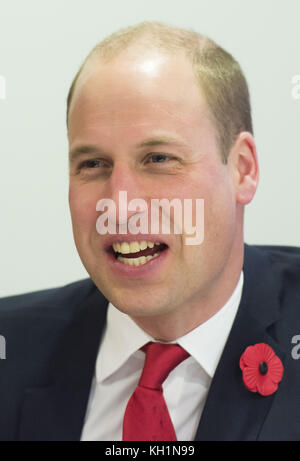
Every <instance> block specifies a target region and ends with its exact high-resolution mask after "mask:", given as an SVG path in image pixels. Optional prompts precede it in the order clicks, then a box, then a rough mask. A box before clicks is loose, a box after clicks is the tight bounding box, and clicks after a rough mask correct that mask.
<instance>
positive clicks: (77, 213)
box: [69, 184, 98, 231]
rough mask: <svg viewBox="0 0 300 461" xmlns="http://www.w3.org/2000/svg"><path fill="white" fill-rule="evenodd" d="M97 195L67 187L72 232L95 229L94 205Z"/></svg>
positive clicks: (95, 214) (95, 215)
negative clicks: (92, 227)
mask: <svg viewBox="0 0 300 461" xmlns="http://www.w3.org/2000/svg"><path fill="white" fill-rule="evenodd" d="M97 200H98V199H97V195H96V194H95V193H93V191H89V190H88V189H84V188H82V187H76V186H72V184H70V187H69V205H70V212H71V217H72V223H73V228H74V231H78V230H79V229H80V230H84V229H87V230H89V229H91V226H94V228H95V229H96V219H97V211H96V203H97Z"/></svg>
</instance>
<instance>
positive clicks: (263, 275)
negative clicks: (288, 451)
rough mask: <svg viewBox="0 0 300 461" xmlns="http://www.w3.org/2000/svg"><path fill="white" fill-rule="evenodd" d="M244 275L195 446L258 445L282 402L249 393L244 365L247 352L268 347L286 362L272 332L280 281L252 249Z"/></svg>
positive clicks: (263, 256)
mask: <svg viewBox="0 0 300 461" xmlns="http://www.w3.org/2000/svg"><path fill="white" fill-rule="evenodd" d="M243 270H244V287H243V293H242V298H241V303H240V306H239V310H238V313H237V316H236V319H235V321H234V324H233V327H232V329H231V332H230V335H229V338H228V340H227V342H226V345H225V348H224V351H223V354H222V357H221V360H220V362H219V365H218V367H217V370H216V372H215V375H214V378H213V380H212V383H211V386H210V390H209V394H208V398H207V401H206V404H205V407H204V410H203V413H202V417H201V420H200V424H199V426H198V430H197V434H196V437H195V440H256V439H257V438H258V437H259V433H260V430H261V428H262V425H263V423H264V420H265V418H266V416H267V413H268V412H269V411H270V408H271V406H272V404H273V402H274V399H275V398H276V393H275V394H273V395H271V396H268V397H263V396H261V395H260V394H257V393H252V392H250V391H248V390H247V389H246V388H245V386H244V384H243V381H242V372H241V370H240V368H239V360H240V357H241V355H242V353H243V352H244V350H245V349H246V347H248V346H250V345H253V344H256V343H261V342H263V343H266V344H268V345H270V346H271V347H272V348H273V350H274V352H275V353H276V354H277V355H278V356H279V357H280V358H281V360H282V362H284V356H285V353H284V351H283V350H282V349H281V348H280V346H279V345H278V344H277V342H276V341H275V339H274V338H273V337H272V336H271V335H270V334H269V332H268V330H271V329H270V328H269V329H268V327H270V326H271V325H272V324H274V322H276V320H277V318H278V315H279V294H278V293H279V281H278V280H276V276H275V275H274V273H273V272H272V267H271V264H270V262H269V260H268V258H267V256H265V255H264V254H263V253H262V252H261V251H259V250H257V249H255V248H253V247H252V248H251V247H248V246H247V245H245V260H244V268H243ZM277 392H280V384H279V389H278V391H277Z"/></svg>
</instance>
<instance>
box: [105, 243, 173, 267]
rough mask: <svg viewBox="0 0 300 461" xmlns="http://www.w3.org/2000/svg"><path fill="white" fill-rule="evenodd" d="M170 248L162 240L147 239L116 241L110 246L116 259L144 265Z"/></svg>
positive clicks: (125, 262) (109, 249)
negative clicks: (152, 240)
mask: <svg viewBox="0 0 300 461" xmlns="http://www.w3.org/2000/svg"><path fill="white" fill-rule="evenodd" d="M167 248H168V245H166V244H165V243H161V242H151V241H147V240H143V241H132V242H124V241H120V242H116V243H113V244H112V245H111V246H109V247H108V250H107V251H108V252H109V253H111V254H112V255H113V256H114V258H115V259H116V260H118V261H119V262H120V263H123V264H126V265H128V266H136V267H137V266H143V265H145V264H147V263H148V262H149V261H151V260H152V259H155V258H157V257H158V256H160V254H161V253H162V252H164V251H166V249H167Z"/></svg>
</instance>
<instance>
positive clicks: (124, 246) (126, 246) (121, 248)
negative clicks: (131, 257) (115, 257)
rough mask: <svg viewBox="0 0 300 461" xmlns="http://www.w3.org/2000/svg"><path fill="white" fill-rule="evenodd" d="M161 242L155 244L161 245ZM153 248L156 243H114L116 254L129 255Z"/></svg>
mask: <svg viewBox="0 0 300 461" xmlns="http://www.w3.org/2000/svg"><path fill="white" fill-rule="evenodd" d="M159 244H160V243H159V242H155V245H159ZM147 247H148V248H153V247H154V242H149V241H146V240H143V241H141V242H130V243H127V242H122V243H113V249H114V251H115V252H116V253H122V254H128V253H138V252H139V251H141V250H145V249H146V248H147Z"/></svg>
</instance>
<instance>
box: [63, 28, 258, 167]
mask: <svg viewBox="0 0 300 461" xmlns="http://www.w3.org/2000/svg"><path fill="white" fill-rule="evenodd" d="M128 49H131V55H132V50H134V52H133V54H135V53H136V54H141V55H142V56H143V55H145V53H146V52H147V51H149V50H150V49H152V50H153V49H155V50H156V51H157V54H158V55H166V54H168V55H172V56H174V55H180V54H181V55H182V54H183V55H184V56H186V57H187V59H188V62H189V63H190V64H191V66H192V68H193V71H194V74H195V78H196V80H197V83H198V84H199V86H200V88H201V90H202V91H203V93H204V95H205V98H206V101H207V104H208V106H209V108H210V112H211V118H212V120H213V121H214V123H215V126H216V128H217V134H218V140H219V146H220V152H221V156H222V160H223V162H224V163H226V162H227V157H228V154H229V150H230V147H231V146H232V145H233V143H234V141H235V139H236V137H237V135H238V134H239V133H240V132H242V131H248V132H250V133H253V127H252V120H251V107H250V101H249V93H248V87H247V83H246V80H245V77H244V75H243V72H242V70H241V68H240V66H239V64H238V63H237V61H236V60H235V59H234V58H233V57H232V56H231V55H230V54H229V53H228V52H226V51H225V50H224V49H223V48H221V47H220V46H218V45H217V44H216V43H215V42H214V41H212V40H211V39H210V38H208V37H205V36H203V35H200V34H198V33H196V32H194V31H190V30H185V29H181V28H178V27H173V26H168V25H165V24H162V23H159V22H143V23H141V24H138V25H136V26H131V27H128V28H126V29H121V30H120V31H118V32H115V33H114V34H112V35H110V36H109V37H107V38H106V39H104V40H103V41H101V42H100V43H99V44H97V45H96V46H95V47H94V48H93V49H92V51H91V52H90V53H89V55H88V56H87V58H86V59H85V60H84V62H83V64H82V66H81V67H80V69H79V71H78V72H77V74H76V76H75V78H74V80H73V82H72V85H71V87H70V90H69V94H68V98H67V124H68V117H69V113H70V111H71V109H72V101H73V98H74V97H75V93H76V92H77V88H78V87H79V86H81V85H82V84H83V82H84V81H85V80H86V79H87V78H88V75H89V74H90V73H91V72H93V68H94V67H95V66H97V67H98V68H99V71H101V67H99V66H98V65H99V63H101V62H102V63H107V62H110V61H113V60H116V59H117V58H118V56H120V55H121V53H124V52H126V50H128Z"/></svg>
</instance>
